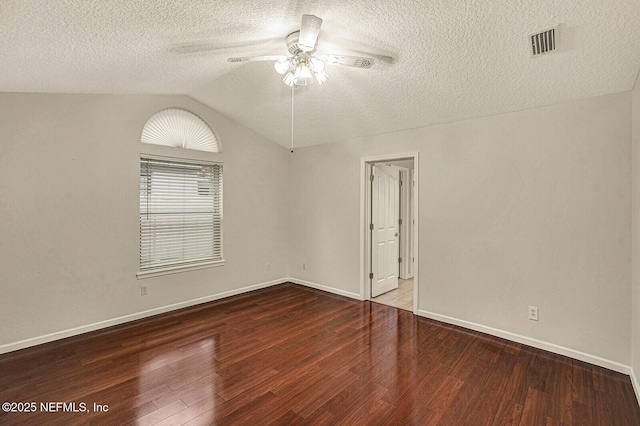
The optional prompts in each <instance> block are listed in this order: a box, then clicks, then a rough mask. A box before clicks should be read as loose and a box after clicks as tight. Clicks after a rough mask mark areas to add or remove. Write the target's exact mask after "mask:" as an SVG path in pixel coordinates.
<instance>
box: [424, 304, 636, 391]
mask: <svg viewBox="0 0 640 426" xmlns="http://www.w3.org/2000/svg"><path fill="white" fill-rule="evenodd" d="M417 314H418V315H420V316H422V317H426V318H431V319H434V320H436V321H442V322H445V323H447V324H453V325H457V326H460V327H464V328H468V329H471V330H475V331H480V332H482V333H486V334H490V335H492V336H497V337H502V338H503V339H507V340H511V341H513V342H517V343H522V344H524V345H528V346H533V347H534V348H538V349H544V350H545V351H549V352H553V353H556V354H559V355H564V356H568V357H570V358H574V359H577V360H579V361H584V362H588V363H590V364H594V365H598V366H600V367H604V368H608V369H609V370H613V371H617V372H619V373H623V374H627V375H629V376H631V375H632V373H633V370H632V369H631V367H629V366H628V365H624V364H620V363H619V362H616V361H611V360H609V359H606V358H601V357H599V356H596V355H590V354H587V353H584V352H580V351H577V350H575V349H570V348H565V347H564V346H559V345H556V344H553V343H549V342H545V341H542V340H537V339H532V338H530V337H526V336H522V335H520V334H515V333H511V332H509V331H504V330H500V329H497V328H492V327H487V326H485V325H481V324H476V323H474V322H470V321H465V320H461V319H458V318H453V317H448V316H446V315H440V314H436V313H433V312H429V311H424V310H422V309H418V312H417ZM631 381H632V383H634V379H633V376H631ZM635 386H636V385H635V384H634V389H636V395H638V388H635Z"/></svg>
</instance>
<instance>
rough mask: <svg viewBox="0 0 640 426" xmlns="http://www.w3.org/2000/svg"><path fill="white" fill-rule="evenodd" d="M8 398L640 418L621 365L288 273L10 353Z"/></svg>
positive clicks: (586, 419) (578, 421)
mask: <svg viewBox="0 0 640 426" xmlns="http://www.w3.org/2000/svg"><path fill="white" fill-rule="evenodd" d="M5 401H9V402H16V403H20V402H21V403H30V402H35V403H36V406H37V407H36V410H35V411H36V412H33V413H11V412H10V413H4V412H1V413H0V424H3V425H14V424H29V425H31V424H45V423H46V424H61V425H69V424H109V425H116V424H140V425H156V424H158V425H180V424H188V425H198V424H204V425H206V424H243V425H244V424H247V425H257V424H260V425H263V424H282V425H285V424H286V425H291V424H330V425H335V424H344V425H354V424H367V425H368V424H371V425H377V424H394V425H396V424H419V425H438V424H439V425H503V424H513V425H516V424H520V425H538V424H541V425H590V424H593V425H616V426H620V425H640V408H639V407H638V404H637V402H636V399H635V396H634V393H633V389H632V386H631V382H630V380H629V378H628V377H627V376H625V375H622V374H619V373H615V372H612V371H609V370H606V369H603V368H600V367H596V366H593V365H590V364H586V363H583V362H580V361H576V360H572V359H570V358H566V357H563V356H560V355H556V354H552V353H549V352H545V351H542V350H538V349H534V348H531V347H527V346H523V345H520V344H518V343H513V342H509V341H507V340H503V339H500V338H497V337H492V336H488V335H484V334H482V333H478V332H475V331H470V330H467V329H463V328H460V327H456V326H451V325H447V324H444V323H440V322H437V321H433V320H429V319H425V318H421V317H417V316H414V315H413V314H411V312H407V311H404V310H401V309H397V308H393V307H389V306H385V305H381V304H376V303H371V302H368V301H367V302H359V301H355V300H351V299H347V298H343V297H340V296H335V295H331V294H327V293H323V292H321V291H317V290H313V289H308V288H305V287H300V286H297V285H294V284H282V285H279V286H275V287H271V288H268V289H264V290H258V291H255V292H252V293H247V294H243V295H240V296H235V297H231V298H228V299H223V300H219V301H216V302H211V303H208V304H204V305H199V306H197V307H193V308H187V309H184V310H181V311H176V312H173V313H168V314H163V315H161V316H157V317H153V318H147V319H144V320H140V321H137V322H133V323H129V324H126V325H123V326H117V327H113V328H111V329H106V330H101V331H97V332H93V333H89V334H86V335H82V336H76V337H72V338H69V339H65V340H62V341H58V342H53V343H49V344H45V345H41V346H38V347H34V348H29V349H25V350H22V351H17V352H13V353H9V354H5V355H1V356H0V402H5ZM49 402H62V403H71V402H75V403H76V407H75V408H76V409H77V410H79V409H81V408H83V406H81V405H80V403H85V404H86V405H87V409H88V411H89V412H88V413H85V412H64V409H65V407H64V406H63V405H60V404H59V405H55V404H53V405H52V404H49V405H45V406H44V408H51V407H53V408H54V409H57V410H58V412H43V411H42V408H43V407H42V406H41V403H49ZM94 403H97V404H101V405H103V406H108V411H107V412H100V411H93V410H94ZM16 408H18V407H16ZM22 408H23V409H24V406H23V407H22ZM66 408H67V409H70V408H72V407H71V406H70V405H67V407H66Z"/></svg>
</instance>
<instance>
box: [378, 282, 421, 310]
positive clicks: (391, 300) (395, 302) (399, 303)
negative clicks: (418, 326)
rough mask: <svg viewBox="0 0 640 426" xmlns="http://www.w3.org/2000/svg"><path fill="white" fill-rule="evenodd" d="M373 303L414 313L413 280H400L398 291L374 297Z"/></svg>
mask: <svg viewBox="0 0 640 426" xmlns="http://www.w3.org/2000/svg"><path fill="white" fill-rule="evenodd" d="M371 301H372V302H376V303H382V304H383V305H388V306H393V307H395V308H400V309H404V310H406V311H410V312H413V278H409V279H408V280H403V279H398V288H397V289H395V290H391V291H388V292H386V293H384V294H381V295H380V296H378V297H372V298H371Z"/></svg>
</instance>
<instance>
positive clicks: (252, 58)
mask: <svg viewBox="0 0 640 426" xmlns="http://www.w3.org/2000/svg"><path fill="white" fill-rule="evenodd" d="M278 59H287V56H282V55H275V56H248V57H241V58H229V59H227V61H229V62H258V61H277V60H278Z"/></svg>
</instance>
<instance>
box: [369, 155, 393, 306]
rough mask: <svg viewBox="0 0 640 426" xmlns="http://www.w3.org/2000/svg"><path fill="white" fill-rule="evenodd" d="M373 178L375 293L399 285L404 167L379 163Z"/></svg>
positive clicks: (372, 234)
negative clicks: (400, 168)
mask: <svg viewBox="0 0 640 426" xmlns="http://www.w3.org/2000/svg"><path fill="white" fill-rule="evenodd" d="M372 174H373V176H374V178H373V182H371V222H372V224H373V229H372V231H371V272H372V273H373V278H372V279H371V297H376V296H379V295H381V294H382V293H386V292H387V291H391V290H393V289H396V288H398V257H399V255H400V252H399V245H398V237H399V229H398V219H399V217H398V213H399V211H400V187H399V182H400V171H399V169H398V167H396V166H385V165H382V164H375V165H373V167H372Z"/></svg>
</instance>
